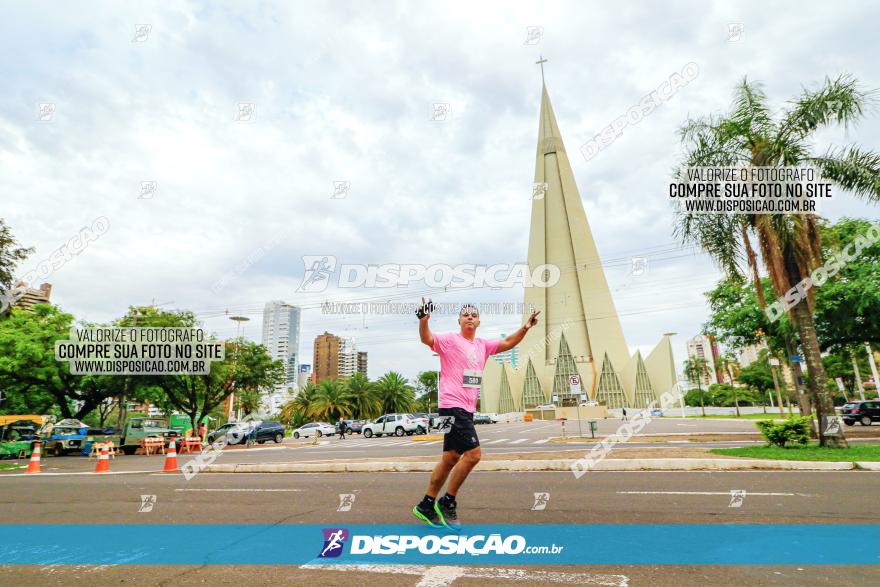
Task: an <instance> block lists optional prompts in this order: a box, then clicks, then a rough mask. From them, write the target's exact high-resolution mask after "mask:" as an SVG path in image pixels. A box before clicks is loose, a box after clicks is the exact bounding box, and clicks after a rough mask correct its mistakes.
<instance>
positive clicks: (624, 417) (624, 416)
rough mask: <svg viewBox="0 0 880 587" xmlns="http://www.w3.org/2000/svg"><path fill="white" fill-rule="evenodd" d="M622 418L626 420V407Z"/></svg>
mask: <svg viewBox="0 0 880 587" xmlns="http://www.w3.org/2000/svg"><path fill="white" fill-rule="evenodd" d="M620 419H621V420H623V421H624V422H626V408H623V416H622V417H621V418H620Z"/></svg>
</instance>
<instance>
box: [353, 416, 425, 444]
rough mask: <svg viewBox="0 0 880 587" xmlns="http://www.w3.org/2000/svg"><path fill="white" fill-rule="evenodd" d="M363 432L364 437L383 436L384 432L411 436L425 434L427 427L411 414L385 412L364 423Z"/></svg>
mask: <svg viewBox="0 0 880 587" xmlns="http://www.w3.org/2000/svg"><path fill="white" fill-rule="evenodd" d="M362 433H363V435H364V438H370V437H371V436H382V435H383V434H387V435H389V436H390V435H392V434H393V435H395V436H403V435H404V434H406V435H408V436H411V435H412V434H415V433H418V434H424V433H425V429H424V427H423V426H422V425H421V423H420V422H419V421H418V420H416V419H414V418H412V417H411V416H410V414H385V415H384V416H380V417H378V418H376V419H375V420H373V421H372V422H369V423H367V424H364V427H363V430H362Z"/></svg>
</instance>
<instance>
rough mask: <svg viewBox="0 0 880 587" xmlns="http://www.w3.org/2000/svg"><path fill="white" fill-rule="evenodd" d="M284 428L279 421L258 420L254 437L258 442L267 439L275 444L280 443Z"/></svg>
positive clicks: (282, 438)
mask: <svg viewBox="0 0 880 587" xmlns="http://www.w3.org/2000/svg"><path fill="white" fill-rule="evenodd" d="M285 430H286V428H285V427H284V426H283V425H282V424H281V422H275V421H271V420H270V421H268V422H260V423H258V424H257V427H256V429H255V430H254V438H253V440H255V441H256V442H257V443H258V444H263V443H264V442H266V441H267V440H271V441H273V442H274V443H275V444H280V443H281V441H282V440H284V431H285Z"/></svg>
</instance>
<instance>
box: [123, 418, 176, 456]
mask: <svg viewBox="0 0 880 587" xmlns="http://www.w3.org/2000/svg"><path fill="white" fill-rule="evenodd" d="M148 436H154V437H161V438H162V439H163V440H164V441H165V444H166V446H167V445H168V443H169V442H170V441H171V440H172V439H174V440H175V441H176V440H179V439H180V438H183V433H182V432H178V431H177V430H174V429H173V428H172V427H171V426H170V425H169V423H168V419H167V418H161V417H154V416H145V417H142V418H129V419H128V420H126V422H125V428H123V429H122V436H121V437H120V439H119V446H120V448H121V449H122V452H124V453H125V454H127V455H133V454H134V452H135V451H136V450H137V449H139V448H140V446H141V441H142V440H143V439H144V438H146V437H148Z"/></svg>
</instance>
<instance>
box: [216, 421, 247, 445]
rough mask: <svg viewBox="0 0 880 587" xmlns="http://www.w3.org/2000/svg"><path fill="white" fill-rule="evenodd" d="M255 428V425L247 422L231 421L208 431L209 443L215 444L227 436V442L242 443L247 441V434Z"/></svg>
mask: <svg viewBox="0 0 880 587" xmlns="http://www.w3.org/2000/svg"><path fill="white" fill-rule="evenodd" d="M252 429H253V425H251V424H250V423H247V422H229V423H228V424H224V425H223V426H220V428H217V429H216V430H214V431H213V432H209V433H208V444H213V443H214V442H216V441H217V440H218V439H220V438H223V437H224V436H225V437H226V444H240V443H246V442H247V435H248V432H250V431H251V430H252Z"/></svg>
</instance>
